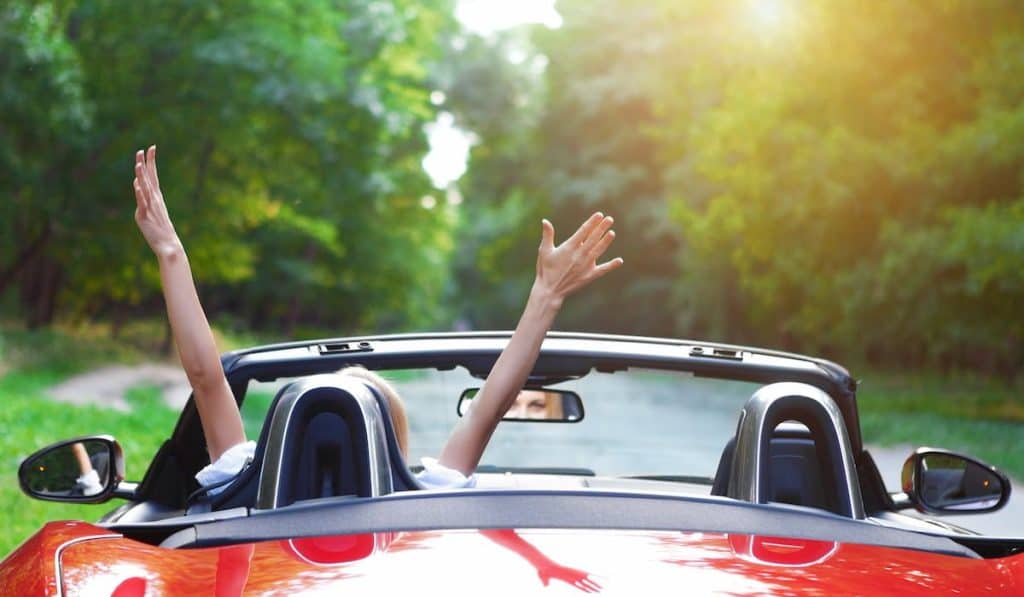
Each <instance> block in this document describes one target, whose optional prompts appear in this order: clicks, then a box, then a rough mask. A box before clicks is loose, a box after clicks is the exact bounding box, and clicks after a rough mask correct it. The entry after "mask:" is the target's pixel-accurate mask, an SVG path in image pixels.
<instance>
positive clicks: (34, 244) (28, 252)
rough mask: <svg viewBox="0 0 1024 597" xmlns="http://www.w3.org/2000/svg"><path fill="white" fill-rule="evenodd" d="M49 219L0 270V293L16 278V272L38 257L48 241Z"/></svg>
mask: <svg viewBox="0 0 1024 597" xmlns="http://www.w3.org/2000/svg"><path fill="white" fill-rule="evenodd" d="M50 230H51V226H50V221H49V220H47V221H46V222H44V223H43V229H42V230H41V231H40V232H39V234H37V235H36V237H35V238H34V239H32V240H31V241H30V242H29V243H28V244H27V245H25V247H24V248H23V249H22V250H21V252H20V253H18V256H17V257H15V258H14V261H13V262H12V263H11V264H10V265H8V266H7V267H5V268H4V269H3V271H0V294H3V293H4V291H5V290H7V287H8V286H9V285H10V284H12V283H13V282H14V280H15V279H17V277H18V274H19V273H21V271H22V270H23V269H24V268H25V267H26V266H27V265H28V264H29V263H31V262H32V260H33V259H35V258H36V257H38V256H39V255H40V254H41V253H42V252H43V251H44V250H45V249H46V246H47V245H48V244H49V242H50Z"/></svg>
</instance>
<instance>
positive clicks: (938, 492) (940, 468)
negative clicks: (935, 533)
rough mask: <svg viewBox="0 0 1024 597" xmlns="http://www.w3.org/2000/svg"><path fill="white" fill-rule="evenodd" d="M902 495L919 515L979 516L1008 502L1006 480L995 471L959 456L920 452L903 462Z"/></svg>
mask: <svg viewBox="0 0 1024 597" xmlns="http://www.w3.org/2000/svg"><path fill="white" fill-rule="evenodd" d="M901 478H902V485H903V492H904V493H906V494H907V497H908V498H909V499H910V501H911V503H912V504H913V505H914V506H915V507H916V508H917V509H918V510H921V511H922V512H929V513H931V514H983V513H986V512H995V511H996V510H998V509H1000V508H1002V507H1003V505H1005V504H1006V501H1007V500H1009V499H1010V479H1009V478H1008V477H1007V476H1006V475H1004V474H1003V473H1001V472H999V471H998V470H997V469H996V468H995V467H993V466H990V465H988V464H985V463H984V462H981V461H980V460H975V459H974V458H970V457H968V456H964V455H962V454H957V453H955V452H948V451H946V450H936V449H931V448H920V449H918V450H917V451H916V452H914V453H913V454H911V455H910V457H909V458H907V461H906V462H905V463H904V464H903V472H902V475H901Z"/></svg>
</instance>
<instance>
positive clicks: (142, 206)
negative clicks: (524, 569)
mask: <svg viewBox="0 0 1024 597" xmlns="http://www.w3.org/2000/svg"><path fill="white" fill-rule="evenodd" d="M133 186H134V189H135V200H136V210H135V222H136V223H137V224H138V226H139V230H140V231H141V232H142V235H143V236H144V237H145V239H146V242H147V243H148V244H149V246H150V248H151V249H152V250H153V253H154V254H155V255H156V258H157V262H158V263H159V265H160V281H161V285H162V287H163V293H164V300H165V301H166V303H167V316H168V318H169V320H170V325H171V330H172V333H173V335H174V341H175V344H176V345H177V347H178V354H179V356H180V358H181V363H182V366H183V367H184V369H185V373H186V375H187V376H188V380H189V383H190V384H191V385H192V390H193V395H194V397H195V403H196V409H197V410H198V412H199V418H200V421H202V425H203V433H204V435H205V438H206V446H207V450H208V451H209V454H210V462H211V463H213V464H211V466H209V467H207V468H206V469H204V470H203V471H200V473H199V474H198V475H197V476H196V478H197V480H199V482H200V484H201V485H203V486H210V485H213V484H215V483H218V482H219V481H222V480H224V479H227V478H230V477H231V476H233V475H235V474H237V473H238V472H239V471H240V470H241V469H242V467H243V466H244V463H245V461H246V460H247V458H248V457H249V456H250V455H251V454H252V450H253V444H252V442H246V438H245V431H244V428H243V426H242V417H241V414H240V413H239V411H238V406H237V404H236V403H235V398H234V395H233V394H232V393H231V388H230V386H229V385H228V381H227V378H226V377H225V376H224V370H223V368H222V367H221V363H220V355H219V352H218V350H217V347H216V344H215V343H214V339H213V333H212V332H211V330H210V325H209V323H208V322H207V320H206V314H205V313H204V312H203V307H202V305H201V304H200V302H199V296H198V294H197V293H196V288H195V283H194V282H193V280H192V272H191V269H190V268H189V263H188V258H187V256H186V254H185V248H184V246H183V245H182V243H181V240H180V239H179V238H178V235H177V233H176V232H175V231H174V226H173V224H172V223H171V220H170V217H169V216H168V214H167V206H166V204H165V203H164V199H163V194H162V192H161V190H160V180H159V177H158V176H157V167H156V146H155V145H154V146H151V147H150V148H149V149H148V151H146V152H143V151H142V150H139V151H138V152H136V154H135V180H134V181H133ZM612 223H613V220H612V218H611V217H609V216H605V215H603V214H601V213H595V214H594V215H592V216H590V218H588V219H587V220H586V221H585V222H584V223H583V224H582V225H581V226H580V227H579V229H577V230H576V232H575V233H574V234H573V235H572V236H571V237H569V238H568V239H567V240H566V241H565V242H563V243H562V244H560V245H558V246H555V244H554V239H555V230H554V227H553V226H552V225H551V223H550V222H548V221H547V220H543V221H542V223H541V243H540V248H539V250H538V256H537V275H536V278H535V279H534V283H533V287H532V288H531V289H530V294H529V297H528V298H527V301H526V306H525V308H524V309H523V314H522V316H521V317H520V319H519V324H518V325H517V326H516V329H515V332H514V333H513V334H512V337H511V338H510V339H509V342H508V345H507V346H506V347H505V349H504V350H503V351H502V353H501V355H500V356H499V357H498V360H497V362H495V364H494V368H493V369H492V370H491V372H490V374H489V375H488V376H487V380H486V381H485V382H484V385H483V387H482V388H481V390H480V393H479V395H478V396H477V397H476V398H475V399H474V400H473V402H474V405H473V408H472V409H471V410H470V412H469V413H467V415H466V416H465V417H463V418H461V419H460V420H459V421H458V423H456V425H455V428H454V429H453V430H452V432H451V435H450V436H449V437H448V440H447V442H446V443H445V445H444V447H443V449H442V450H441V454H440V456H439V457H438V459H437V461H436V462H431V461H425V462H424V464H425V465H426V466H427V471H426V473H427V474H426V476H423V477H421V481H423V482H425V483H426V484H428V485H432V486H437V485H441V486H460V485H461V486H467V485H471V484H472V479H471V475H472V474H473V471H474V470H475V469H476V466H477V464H478V463H479V462H480V458H481V457H482V455H483V452H484V449H485V448H486V447H487V443H488V441H489V440H490V438H491V435H492V434H493V433H494V430H495V428H496V427H497V425H498V422H499V421H501V418H502V416H503V415H504V414H505V412H506V411H507V410H508V409H509V407H510V406H511V405H512V403H513V402H514V401H515V399H516V396H517V395H518V393H519V390H521V389H522V387H523V385H524V384H525V383H526V378H527V376H528V375H529V373H530V371H531V370H532V369H533V365H534V363H535V361H536V360H537V355H538V354H539V353H540V346H541V342H542V341H543V340H544V336H545V334H546V333H547V331H548V329H549V328H550V327H551V324H552V322H553V321H554V319H555V315H557V314H558V311H559V310H560V309H561V307H562V302H563V301H564V300H565V298H566V297H567V296H569V295H570V294H572V293H573V292H575V291H576V290H578V289H579V288H582V287H583V286H585V285H587V284H589V283H590V282H591V281H593V280H596V279H597V278H599V277H601V276H603V275H605V274H607V273H608V272H610V271H612V270H614V269H616V268H617V267H619V266H620V265H622V259H621V258H616V259H612V260H610V261H606V262H604V263H601V264H598V263H597V259H598V258H599V257H600V256H601V255H602V254H604V252H605V251H606V250H607V249H608V246H609V245H610V244H611V243H612V240H614V238H615V232H614V231H613V230H611V226H612ZM361 371H362V372H361V373H358V375H359V376H360V377H363V378H364V379H368V380H370V381H371V382H373V383H375V384H376V385H378V388H379V389H380V390H381V391H382V393H384V394H386V395H388V399H389V401H390V402H391V403H392V406H393V408H392V410H393V411H398V412H400V413H404V409H402V408H400V407H401V401H400V399H399V398H398V396H397V394H395V393H394V390H393V389H391V388H389V387H387V384H386V383H383V382H382V381H381V380H379V378H376V377H374V376H372V375H366V374H365V370H361ZM396 405H397V407H398V408H395V406H396ZM401 416H403V417H404V414H403V415H401ZM403 422H404V421H403ZM396 429H397V434H398V435H399V436H400V438H399V443H400V445H402V446H403V447H404V446H405V445H406V444H407V443H408V442H407V438H405V437H404V435H405V434H406V433H407V432H405V431H402V429H405V425H404V424H403V425H396ZM403 449H404V448H403Z"/></svg>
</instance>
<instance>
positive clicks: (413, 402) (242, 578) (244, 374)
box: [0, 333, 1024, 596]
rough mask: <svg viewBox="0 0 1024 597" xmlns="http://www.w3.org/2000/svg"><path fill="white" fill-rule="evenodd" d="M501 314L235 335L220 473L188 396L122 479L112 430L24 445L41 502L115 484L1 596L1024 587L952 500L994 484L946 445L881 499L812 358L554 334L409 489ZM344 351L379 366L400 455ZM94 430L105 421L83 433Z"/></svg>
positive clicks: (964, 501) (22, 553) (17, 569)
mask: <svg viewBox="0 0 1024 597" xmlns="http://www.w3.org/2000/svg"><path fill="white" fill-rule="evenodd" d="M507 339H508V334H507V333H471V334H433V335H402V336H383V337H367V338H354V339H339V340H326V341H312V342H300V343H291V344H281V345H272V346H264V347H258V348H254V349H251V350H244V351H238V352H233V353H229V354H226V355H225V356H224V357H223V364H224V369H225V372H226V373H227V376H228V379H229V381H230V383H231V385H232V388H233V390H234V393H235V396H236V398H237V400H238V402H239V404H240V405H241V407H242V410H243V415H245V416H246V417H247V418H252V417H262V420H263V421H264V423H263V425H262V428H261V429H260V431H259V439H258V441H257V447H256V451H255V456H254V457H253V458H252V460H251V461H250V462H249V463H248V466H246V467H245V468H244V470H243V471H242V473H241V474H240V475H238V476H237V477H236V478H234V479H231V480H230V481H229V483H227V484H226V485H224V486H221V487H218V488H216V491H211V490H209V489H200V488H199V486H198V485H197V483H196V481H195V479H194V476H195V474H196V472H197V471H199V470H200V469H201V468H202V467H204V466H205V465H206V464H208V462H209V460H208V457H207V455H206V449H205V447H204V445H203V434H202V430H201V429H200V425H199V419H198V416H197V413H196V411H195V407H194V405H193V404H192V403H191V401H190V403H189V404H188V405H187V406H186V407H185V409H184V411H183V412H182V414H181V418H180V420H179V422H178V424H177V426H176V428H175V429H174V430H173V432H172V433H171V435H170V437H169V438H168V439H167V441H166V442H165V444H164V445H163V447H162V448H161V449H160V450H159V452H158V453H157V454H156V456H155V457H154V459H153V461H152V463H151V464H150V466H149V469H148V471H147V473H146V474H145V476H144V477H143V478H142V479H141V480H140V481H138V482H129V481H127V480H125V479H123V478H122V477H123V470H124V466H123V456H122V454H121V450H120V447H119V446H118V444H117V442H116V441H115V440H114V439H113V438H112V437H110V436H102V435H97V436H89V437H80V438H74V439H71V440H68V441H64V442H60V443H58V444H54V445H52V446H49V447H47V448H44V449H42V450H40V451H39V452H36V453H35V454H34V455H32V456H30V457H28V458H27V459H26V460H25V461H24V462H23V463H22V466H21V469H20V471H19V478H20V480H21V484H22V487H23V489H24V491H25V492H26V493H27V494H28V495H30V496H32V497H35V498H39V499H47V500H56V501H68V502H76V501H77V502H102V501H106V500H111V499H114V498H117V499H120V500H123V502H122V503H121V504H120V505H119V506H118V507H117V508H116V509H114V510H113V511H111V512H110V513H108V514H107V515H106V516H104V517H103V518H102V519H101V520H99V521H97V522H93V523H90V522H81V521H74V522H53V523H50V524H48V525H46V526H45V527H44V528H43V529H41V530H40V531H39V532H38V533H36V534H35V535H34V536H32V537H30V538H29V539H27V540H26V541H25V542H24V543H23V544H22V545H21V546H20V547H19V548H18V549H16V550H15V551H14V552H12V553H11V554H10V555H9V556H8V557H7V558H6V559H5V560H4V561H3V562H2V563H0V587H3V590H4V593H5V594H12V595H80V594H81V595H117V596H127V595H199V594H208V595H243V594H244V595H250V594H252V595H256V594H268V595H270V594H272V595H295V594H331V595H333V594H350V595H353V594H382V595H392V594H414V592H424V591H425V592H427V593H428V594H436V592H438V591H442V592H443V594H445V595H463V594H472V595H479V594H509V595H513V594H514V595H519V594H528V593H549V592H550V593H552V594H558V593H561V594H576V593H579V592H587V593H595V592H602V593H606V594H623V595H654V594H671V595H679V594H708V593H713V594H721V593H724V594H733V595H764V594H785V595H826V594H827V595H833V594H835V595H841V594H857V595H877V594H898V595H914V594H921V595H924V594H927V595H935V594H952V593H958V594H972V595H973V594H997V595H1007V594H1018V595H1020V594H1024V554H1022V553H1021V551H1022V550H1024V539H1019V538H1003V537H988V536H982V535H979V534H976V533H972V532H971V531H969V530H967V529H964V528H961V527H958V526H954V525H950V524H944V523H942V522H940V521H939V520H938V519H936V518H935V517H936V516H939V515H942V514H947V513H951V514H964V513H979V514H981V513H984V512H989V511H993V510H995V509H998V508H1000V507H1002V506H1003V505H1004V504H1005V503H1006V501H1007V499H1008V498H1009V495H1010V483H1009V480H1008V479H1007V478H1006V476H1004V475H1003V474H1002V473H1000V472H998V471H997V470H995V469H994V468H992V467H991V466H988V465H986V464H984V463H981V462H979V461H977V460H974V459H972V458H969V457H966V456H963V455H959V454H955V453H952V452H947V451H943V450H930V449H921V450H918V451H916V452H915V453H913V454H911V455H910V456H909V458H908V459H907V462H906V465H905V466H904V469H903V471H902V481H903V487H901V488H900V491H898V492H890V491H888V490H887V489H886V487H885V485H884V484H883V482H882V478H881V476H880V474H879V471H878V469H877V467H876V465H875V463H874V461H873V460H872V457H871V455H870V454H869V453H868V452H867V451H866V450H865V447H864V445H863V442H862V439H861V434H860V427H859V422H858V413H857V403H856V390H857V384H856V383H855V381H854V380H853V378H851V377H850V375H849V374H848V373H847V371H846V370H845V369H843V368H842V367H840V366H838V365H836V364H834V363H831V362H828V361H823V360H819V359H813V358H808V357H804V356H800V355H794V354H788V353H779V352H773V351H767V350H760V349H755V348H749V347H738V346H726V345H719V344H713V343H706V342H692V341H685V340H669V339H657V338H635V337H624V336H603V335H589V334H566V333H552V334H550V335H549V336H548V338H547V340H546V341H545V343H544V346H543V349H542V353H541V356H540V359H539V360H538V362H537V365H536V367H535V368H534V370H533V372H532V374H531V376H530V379H529V383H528V384H527V387H526V388H524V390H523V393H522V400H521V403H522V404H521V405H520V404H519V403H518V402H517V407H514V409H513V410H514V412H512V411H510V413H509V415H508V416H507V419H508V422H507V423H502V424H501V425H500V426H499V429H498V432H497V433H496V435H495V437H494V439H493V440H492V442H491V444H490V446H489V447H488V449H487V452H486V454H485V456H484V461H483V462H484V464H482V465H481V466H480V467H479V468H478V470H477V473H476V475H475V480H476V484H475V487H473V488H470V489H458V490H425V489H422V488H421V486H420V484H419V481H418V480H417V477H416V472H417V471H418V470H419V469H420V462H421V461H420V458H421V457H426V456H430V455H431V454H432V452H431V451H432V450H437V449H438V448H439V447H440V446H441V445H442V443H443V441H444V438H445V437H446V435H447V433H448V431H449V430H450V429H451V426H452V424H453V423H454V422H455V421H456V420H457V417H459V416H460V413H462V412H464V410H465V408H466V406H467V405H468V404H471V400H472V397H473V395H474V394H475V390H476V387H474V386H479V384H480V380H481V379H483V377H485V376H486V373H487V372H488V371H489V370H490V368H491V366H492V365H493V364H494V361H495V359H496V357H497V355H498V354H499V352H500V351H501V349H502V348H503V347H504V345H505V343H506V341H507ZM354 364H359V365H362V366H364V367H366V368H368V369H372V370H376V371H379V372H380V373H382V374H383V375H385V376H386V377H388V378H389V379H390V380H392V381H393V382H394V385H395V386H396V387H397V388H398V389H399V391H400V392H401V393H402V395H403V396H404V399H405V402H406V405H407V410H408V414H409V426H410V439H411V442H410V443H411V449H410V455H409V458H408V459H406V458H403V455H402V453H401V452H400V451H399V450H398V446H397V440H396V433H395V430H394V429H393V427H392V423H391V417H390V413H389V410H388V409H389V407H388V403H387V401H386V400H384V399H383V398H382V397H381V396H380V395H378V393H377V392H376V390H375V389H374V387H372V386H370V385H367V384H366V383H364V382H363V381H361V380H360V379H358V378H356V377H354V376H350V375H338V374H337V373H336V372H337V371H338V370H340V369H342V368H344V367H346V366H349V365H354ZM98 431H106V430H98Z"/></svg>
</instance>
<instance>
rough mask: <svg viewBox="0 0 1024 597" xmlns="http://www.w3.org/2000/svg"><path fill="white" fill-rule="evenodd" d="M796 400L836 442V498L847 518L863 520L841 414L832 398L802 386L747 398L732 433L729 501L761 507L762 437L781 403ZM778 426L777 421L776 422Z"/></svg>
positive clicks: (772, 388)
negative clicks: (838, 461)
mask: <svg viewBox="0 0 1024 597" xmlns="http://www.w3.org/2000/svg"><path fill="white" fill-rule="evenodd" d="M790 398H796V399H798V400H800V401H801V403H802V406H805V407H806V408H808V409H811V410H813V411H816V412H817V414H819V415H823V416H824V419H825V421H827V422H828V424H829V425H830V426H831V428H832V430H833V431H834V433H835V436H836V438H837V439H838V442H837V443H838V446H835V448H837V449H838V450H839V457H840V459H841V461H842V470H840V471H836V476H837V479H838V481H839V484H840V485H841V487H837V488H836V489H837V497H838V498H839V499H841V500H842V499H845V500H847V504H846V505H847V506H848V507H849V511H850V512H851V516H852V517H853V518H856V519H863V518H864V517H865V514H864V503H863V500H862V498H861V493H860V481H859V479H858V476H857V467H856V465H855V464H854V460H853V451H852V449H851V448H850V438H849V435H848V434H847V433H846V424H845V422H844V421H843V413H842V412H840V410H839V406H838V405H837V404H836V403H835V401H834V400H832V398H831V397H830V396H829V395H828V394H826V393H825V392H823V391H821V390H820V389H818V388H816V387H814V386H812V385H809V384H805V383H799V382H779V383H773V384H768V385H766V386H764V387H762V388H761V389H759V390H758V391H757V392H754V395H753V396H751V397H750V398H749V399H748V400H747V403H746V404H745V405H744V406H743V410H742V411H741V412H740V420H739V424H738V425H737V429H736V449H735V453H734V456H733V466H732V473H731V477H730V480H729V497H732V498H736V499H740V500H744V501H748V502H753V503H755V504H763V503H766V502H767V500H768V496H764V495H761V485H762V483H761V476H762V475H763V474H766V471H762V470H761V463H762V461H765V462H766V461H767V458H768V455H767V454H764V453H763V447H764V446H766V445H767V444H766V443H765V442H764V441H763V440H764V438H765V436H766V434H770V433H771V432H772V431H773V429H769V428H767V425H768V424H769V423H770V421H771V419H772V418H773V416H775V415H776V412H777V410H778V409H779V408H782V407H784V405H783V404H782V401H783V400H786V401H787V402H789V401H788V400H787V399H790ZM779 422H781V421H779Z"/></svg>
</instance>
